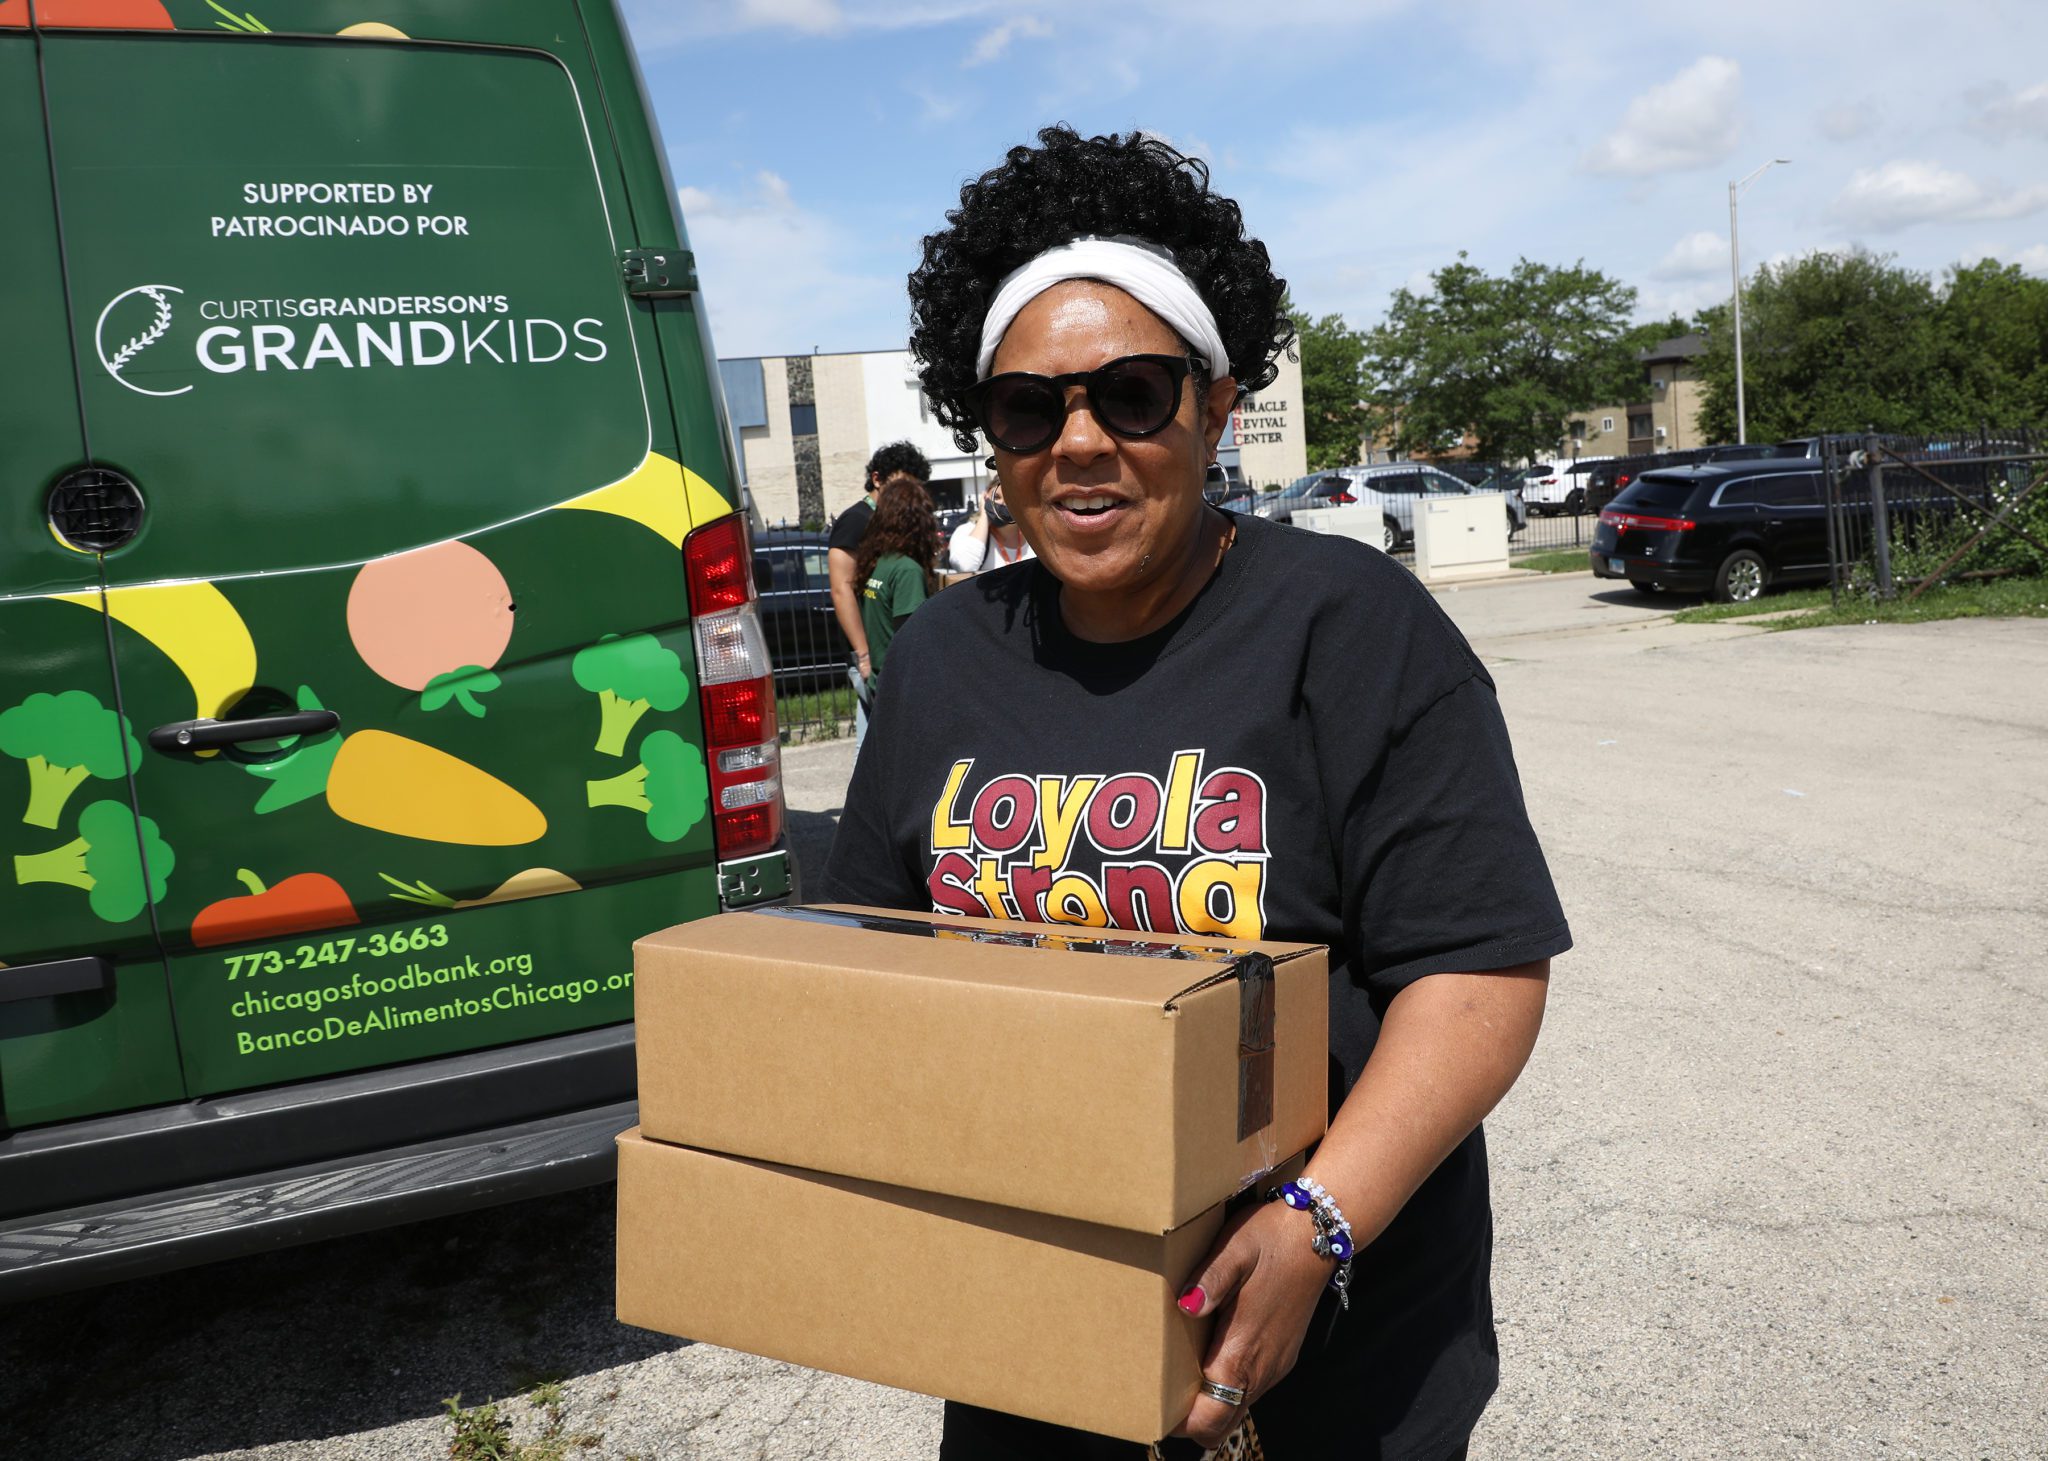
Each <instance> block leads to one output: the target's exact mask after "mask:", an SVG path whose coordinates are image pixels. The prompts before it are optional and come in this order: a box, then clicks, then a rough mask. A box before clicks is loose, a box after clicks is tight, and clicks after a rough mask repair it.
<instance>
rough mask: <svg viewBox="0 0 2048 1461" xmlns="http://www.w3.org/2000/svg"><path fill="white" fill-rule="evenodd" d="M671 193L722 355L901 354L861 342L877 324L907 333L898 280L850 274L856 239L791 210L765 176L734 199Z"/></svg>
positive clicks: (691, 191)
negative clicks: (687, 234) (820, 351)
mask: <svg viewBox="0 0 2048 1461" xmlns="http://www.w3.org/2000/svg"><path fill="white" fill-rule="evenodd" d="M676 191H677V194H678V197H679V200H680V201H681V203H682V207H683V218H684V220H685V221H686V223H687V224H688V226H689V231H690V247H691V248H692V250H694V251H695V253H696V256H697V274H698V277H699V278H700V279H702V280H703V281H704V298H705V299H706V300H707V301H708V302H709V308H710V310H711V318H712V324H713V327H714V338H715V339H716V340H717V343H718V351H719V353H720V354H721V355H725V356H739V355H783V354H804V353H807V352H809V351H810V350H812V349H826V350H885V349H895V348H900V347H901V345H902V343H903V342H902V340H901V338H894V337H892V338H889V339H881V340H877V339H873V338H870V335H871V333H872V330H873V324H872V322H873V321H875V320H877V319H889V318H892V317H893V318H895V319H896V320H897V324H896V329H898V330H902V329H904V328H906V327H907V317H908V314H909V306H908V303H907V301H906V300H905V299H904V297H903V279H902V275H901V274H900V273H899V274H897V275H895V276H894V277H888V276H884V275H863V274H858V273H853V272H850V271H849V270H848V269H847V267H846V261H847V260H848V259H851V258H857V257H858V256H859V253H860V241H859V240H858V239H856V238H854V237H853V236H852V234H851V233H850V231H849V230H847V229H846V228H844V227H842V226H841V225H839V224H837V223H835V222H833V221H832V220H830V219H828V218H826V217H825V216H824V215H822V214H819V213H816V212H813V211H811V210H810V209H807V208H805V207H803V206H802V205H801V204H799V203H798V202H797V201H796V199H795V197H794V196H793V195H792V193H791V192H790V187H789V184H788V183H787V182H786V181H784V180H783V179H782V178H781V177H780V176H778V175H777V174H775V173H773V172H769V171H766V170H765V169H764V170H762V171H760V172H757V173H756V174H755V175H754V176H753V178H752V180H751V181H750V182H749V184H748V185H747V186H746V187H745V188H744V189H741V190H738V191H734V192H713V191H710V190H707V189H704V188H697V187H682V188H678V189H677V190H676Z"/></svg>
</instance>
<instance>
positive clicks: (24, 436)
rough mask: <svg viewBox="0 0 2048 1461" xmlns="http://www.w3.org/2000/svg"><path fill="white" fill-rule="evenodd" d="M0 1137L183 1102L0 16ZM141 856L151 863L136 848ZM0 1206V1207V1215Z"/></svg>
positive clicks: (44, 216) (36, 100)
mask: <svg viewBox="0 0 2048 1461" xmlns="http://www.w3.org/2000/svg"><path fill="white" fill-rule="evenodd" d="M0 198H4V199H6V206H7V217H6V224H5V226H4V227H0V320H4V321H6V338H7V348H6V350H5V351H4V352H0V1134H4V1133H5V1131H6V1130H7V1129H9V1128H11V1127H21V1126H33V1125H39V1124H41V1123H44V1122H48V1121H58V1120H63V1119H66V1118H69V1117H75V1116H85V1115H91V1114H94V1113H96V1112H101V1111H108V1110H118V1109H123V1108H125V1107H129V1106H141V1105H148V1104H151V1103H153V1102H160V1101H168V1100H175V1099H176V1098H177V1097H179V1096H180V1095H182V1094H183V1085H182V1083H181V1081H180V1079H179V1074H178V1060H177V1044H176V1041H175V1039H174V1038H173V1036H172V1033H171V1017H170V1008H169V1000H168V999H167V997H166V995H165V987H164V966H163V960H162V958H161V956H160V954H159V952H158V949H157V942H156V938H155V935H154V933H153V932H152V930H151V926H150V899H151V896H152V894H153V893H160V892H161V890H162V888H163V879H164V876H165V874H166V873H167V871H168V869H167V868H166V867H165V866H162V865H157V866H146V865H145V862H144V856H143V854H144V844H145V843H147V842H149V841H150V838H151V836H152V833H153V829H152V828H150V827H149V825H148V824H142V825H140V826H138V824H137V822H136V819H135V815H134V803H133V800H132V797H131V792H130V783H129V777H128V772H129V767H130V764H131V763H132V762H133V761H134V760H135V759H137V758H138V757H139V755H140V747H139V744H138V743H137V741H136V740H135V738H134V737H133V735H132V733H131V728H130V727H129V725H128V723H127V722H126V721H124V719H123V717H122V716H121V713H120V707H119V700H118V697H117V695H116V694H115V690H114V681H113V675H112V669H111V662H110V659H109V656H108V648H107V636H106V631H105V629H104V627H103V626H102V623H101V619H100V616H99V614H98V613H96V612H95V611H94V606H95V605H97V603H98V600H99V590H100V565H99V560H98V558H97V556H96V555H95V554H94V553H93V552H91V551H90V550H87V549H84V548H83V547H82V546H77V545H73V544H69V543H67V541H66V540H65V539H64V538H62V537H60V536H59V534H58V533H57V531H56V529H55V526H54V523H53V509H54V516H55V520H56V521H61V522H62V523H63V524H64V525H65V527H66V528H67V529H68V530H69V531H70V532H71V533H72V534H73V536H74V539H75V540H76V543H77V544H78V545H83V544H86V543H92V542H99V541H102V540H103V538H102V535H103V534H105V533H108V532H111V531H116V530H118V527H119V524H120V522H121V520H122V519H123V517H124V515H125V514H124V508H123V504H124V501H125V496H124V492H123V490H122V489H120V488H119V487H118V486H117V485H115V484H113V483H112V482H111V481H110V480H108V481H102V480H100V479H97V478H93V477H87V476H81V475H79V473H80V469H81V468H83V467H84V466H85V464H86V462H87V460H88V457H87V453H86V448H85V442H84V440H83V438H82V435H81V430H80V422H79V414H78V398H77V395H76V393H75V391H74V389H73V384H72V382H73V376H72V368H71V359H70V355H69V353H68V351H67V346H66V341H67V339H68V338H69V334H70V331H69V328H68V326H67V324H66V317H65V309H64V275H63V268H62V261H61V258H60V256H59V253H58V247H57V225H56V216H55V215H56V210H55V202H54V198H53V195H52V192H51V187H50V158H49V151H48V147H47V139H46V137H45V135H44V131H43V118H42V92H41V87H40V84H39V82H38V79H37V66H36V52H35V38H34V37H33V36H31V35H30V34H29V33H28V31H27V30H26V29H22V28H19V27H8V26H6V23H5V21H4V20H0ZM152 850H153V849H152ZM7 1210H8V1203H7V1201H6V1198H5V1196H0V1212H5V1211H7Z"/></svg>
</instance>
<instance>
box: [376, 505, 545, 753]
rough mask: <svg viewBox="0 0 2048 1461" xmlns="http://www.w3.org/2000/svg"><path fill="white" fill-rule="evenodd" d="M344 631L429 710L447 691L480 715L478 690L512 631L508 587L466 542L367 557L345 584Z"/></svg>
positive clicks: (490, 684)
mask: <svg viewBox="0 0 2048 1461" xmlns="http://www.w3.org/2000/svg"><path fill="white" fill-rule="evenodd" d="M348 634H349V638H350V639H351V640H353V641H354V642H355V647H356V653H357V654H360V655H361V656H362V657H363V663H364V664H366V665H368V666H369V667H370V668H371V669H372V670H374V671H376V673H377V674H378V675H380V676H382V677H383V678H384V679H386V680H389V681H390V682H391V683H392V684H394V685H401V686H403V687H405V688H406V689H408V690H419V691H423V692H426V693H425V694H423V695H422V697H421V700H422V703H423V705H424V706H425V708H426V709H428V710H433V709H436V708H437V707H439V706H441V705H444V704H446V703H448V701H449V699H450V698H451V697H452V698H454V699H456V700H458V701H459V702H460V703H461V705H462V708H463V709H464V710H466V711H468V712H469V713H470V714H471V715H482V714H483V713H484V712H483V707H482V706H481V704H479V703H478V702H477V700H476V698H475V697H476V696H477V695H478V694H480V693H482V692H484V691H486V690H491V689H495V688H496V686H497V683H498V679H497V676H495V675H493V674H491V673H490V669H491V666H492V665H495V664H496V663H497V662H498V656H499V655H501V654H503V653H504V652H505V646H506V645H507V644H508V643H510V642H511V639H512V590H511V589H510V587H508V586H507V585H506V583H505V575H504V574H502V573H500V572H498V565H497V564H495V563H493V562H491V560H490V559H488V558H486V557H485V556H484V555H483V554H481V553H479V552H478V551H477V550H476V549H474V548H472V547H470V546H469V544H467V543H458V542H448V543H435V544H432V545H431V546H429V547H425V548H415V549H413V550H412V551H411V552H409V553H398V554H394V555H393V556H392V557H389V558H378V559H375V560H373V561H371V562H369V563H365V564H364V565H363V566H362V568H361V570H360V571H358V572H357V574H356V580H355V583H354V584H353V585H351V587H350V588H349V592H348Z"/></svg>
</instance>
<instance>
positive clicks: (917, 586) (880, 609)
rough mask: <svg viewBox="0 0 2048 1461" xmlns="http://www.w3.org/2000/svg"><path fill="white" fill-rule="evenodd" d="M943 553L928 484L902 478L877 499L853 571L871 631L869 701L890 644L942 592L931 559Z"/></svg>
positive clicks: (865, 626)
mask: <svg viewBox="0 0 2048 1461" xmlns="http://www.w3.org/2000/svg"><path fill="white" fill-rule="evenodd" d="M938 552H939V522H938V518H937V516H936V515H935V514H934V513H933V511H932V499H931V496H930V494H929V493H927V492H926V491H925V490H924V487H923V486H922V485H921V484H919V483H917V482H913V481H911V480H910V479H909V478H908V477H898V478H896V479H895V480H893V481H891V482H890V483H889V485H888V486H886V487H884V488H883V489H882V491H881V494H880V496H879V497H877V498H876V501H875V509H874V520H873V521H872V522H870V523H869V524H868V530H867V535H866V536H865V537H863V538H862V539H861V544H860V556H859V558H857V559H856V560H855V568H854V572H855V575H856V577H857V578H858V580H859V582H860V584H861V606H860V612H861V622H862V628H863V629H865V630H866V632H867V642H868V654H869V658H870V668H869V669H868V673H867V683H866V685H865V686H864V689H865V690H866V692H867V697H868V699H869V700H872V699H873V698H874V693H875V686H876V685H877V684H879V683H880V681H881V678H882V666H883V664H884V663H885V662H886V661H887V660H888V658H889V646H890V645H891V644H892V643H893V642H894V641H895V638H896V631H897V630H898V629H900V628H902V627H903V621H904V620H906V619H908V618H909V617H910V615H911V613H912V611H913V610H915V609H916V608H917V606H918V605H919V604H921V603H923V602H924V601H925V600H926V599H928V598H930V597H931V596H932V595H933V594H935V593H937V592H938V589H939V583H938V577H937V575H936V573H935V572H934V569H933V560H935V559H936V558H937V557H938Z"/></svg>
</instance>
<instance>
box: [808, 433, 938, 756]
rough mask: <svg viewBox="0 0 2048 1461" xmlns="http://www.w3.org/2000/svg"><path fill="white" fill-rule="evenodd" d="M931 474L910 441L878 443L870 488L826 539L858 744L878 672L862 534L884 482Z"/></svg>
mask: <svg viewBox="0 0 2048 1461" xmlns="http://www.w3.org/2000/svg"><path fill="white" fill-rule="evenodd" d="M931 475H932V464H931V463H930V462H929V461H927V460H926V459H925V454H924V453H923V452H921V451H919V450H918V449H917V448H916V447H914V446H912V445H911V444H910V443H909V442H907V441H892V442H890V443H889V444H888V445H887V446H884V447H881V448H878V449H877V450H876V452H875V454H874V455H873V456H871V457H869V458H868V466H867V492H866V493H865V494H864V495H863V496H862V497H861V500H860V501H858V502H856V503H854V504H853V506H851V507H849V508H847V509H846V511H844V512H842V513H840V514H839V516H838V517H836V518H834V519H833V520H832V530H831V533H830V535H829V537H828V538H827V539H826V552H825V580H826V583H827V585H828V586H829V587H830V589H831V591H832V617H833V618H835V619H837V620H838V621H839V631H840V633H842V634H844V635H845V636H846V642H847V644H849V645H850V646H852V649H853V664H852V667H851V668H850V669H849V670H848V672H847V673H848V678H849V679H851V680H852V682H853V686H854V709H853V718H854V728H853V733H854V742H855V744H856V745H857V744H859V743H860V741H861V740H863V739H865V738H866V735H867V728H868V726H867V722H868V717H867V700H866V693H865V687H866V685H867V683H868V681H869V680H870V679H871V678H872V677H873V673H874V666H873V664H872V663H871V662H870V660H869V657H868V650H869V646H868V634H867V629H866V626H865V625H863V624H862V622H861V585H862V583H863V582H864V581H865V580H863V579H861V578H857V577H856V576H855V574H854V568H855V559H856V558H858V557H859V554H860V542H861V538H862V536H863V535H865V534H866V532H867V530H868V523H869V521H870V520H871V519H872V518H873V517H874V515H875V496H876V494H877V493H879V492H880V491H881V490H882V488H883V486H884V485H886V484H887V483H888V482H890V481H892V480H894V479H896V478H899V477H900V478H903V479H904V480H907V481H912V482H915V483H917V485H918V486H919V487H920V488H922V487H923V486H924V484H925V483H926V482H928V481H930V480H931Z"/></svg>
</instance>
